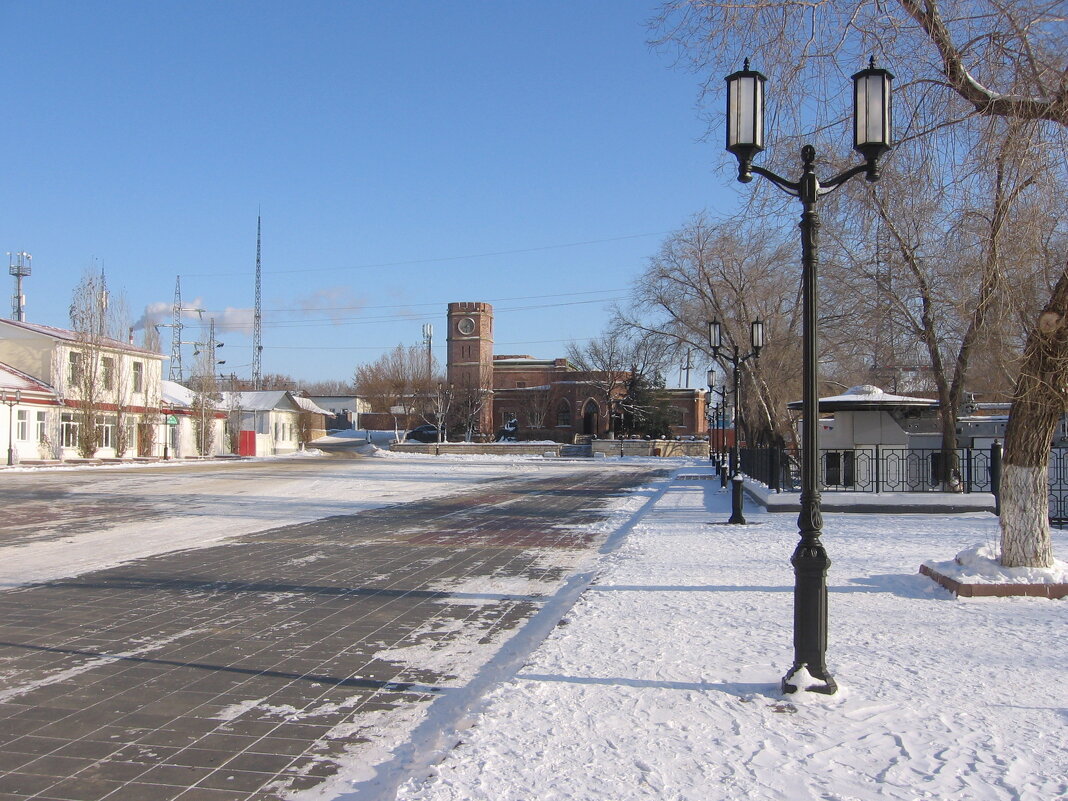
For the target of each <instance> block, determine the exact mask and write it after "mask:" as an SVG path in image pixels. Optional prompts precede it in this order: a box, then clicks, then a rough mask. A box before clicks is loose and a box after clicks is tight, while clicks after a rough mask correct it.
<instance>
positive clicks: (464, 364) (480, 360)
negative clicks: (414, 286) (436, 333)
mask: <svg viewBox="0 0 1068 801" xmlns="http://www.w3.org/2000/svg"><path fill="white" fill-rule="evenodd" d="M446 341H447V343H448V350H447V354H448V355H447V357H446V373H447V376H448V382H449V383H450V384H451V385H452V386H453V388H454V389H455V390H456V391H457V392H462V391H463V390H465V389H478V390H481V391H483V392H486V393H487V397H486V399H485V403H484V404H483V406H482V411H481V413H480V414H479V428H480V429H481V430H482V432H483V433H488V434H492V433H493V399H492V392H493V306H491V305H490V304H489V303H450V304H449V333H448V336H447V338H446Z"/></svg>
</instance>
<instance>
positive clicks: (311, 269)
mask: <svg viewBox="0 0 1068 801" xmlns="http://www.w3.org/2000/svg"><path fill="white" fill-rule="evenodd" d="M669 233H671V232H670V231H650V232H649V233H645V234H628V235H626V236H614V237H608V238H606V239H590V240H587V241H584V242H567V243H564V244H560V245H539V246H537V247H531V248H515V249H513V250H495V251H488V252H486V253H470V254H467V255H464V256H436V257H433V258H426V259H408V260H405V261H384V262H377V263H373V264H354V265H349V266H347V267H305V268H302V269H292V270H269V271H268V272H267V274H268V275H288V274H293V273H328V272H341V271H345V270H371V269H379V268H382V267H410V266H413V265H416V264H439V263H441V262H447V261H463V260H465V259H485V258H492V257H494V256H514V255H517V254H519V253H538V252H541V251H545V250H562V249H565V248H578V247H585V246H587V245H602V244H606V243H608V242H622V241H625V240H628V239H641V238H643V237H647V236H666V235H667V234H669ZM235 275H248V273H247V272H245V271H242V272H234V273H220V272H212V273H186V277H187V278H193V277H196V278H203V277H205V276H210V277H226V276H235Z"/></svg>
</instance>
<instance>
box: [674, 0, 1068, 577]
mask: <svg viewBox="0 0 1068 801" xmlns="http://www.w3.org/2000/svg"><path fill="white" fill-rule="evenodd" d="M1064 17H1065V15H1064V7H1063V2H1062V1H1061V0H1021V1H1020V2H1017V3H1013V4H1005V3H1001V2H998V0H957V1H956V2H940V0H896V2H891V3H871V2H867V1H866V0H854V2H844V3H793V2H789V0H756V2H752V3H742V4H738V3H733V2H730V1H729V0H723V1H722V2H718V1H717V0H689V1H684V0H677V1H676V2H670V3H666V4H665V5H664V6H663V11H662V14H661V16H660V18H659V20H658V23H657V26H658V36H657V41H658V42H659V43H660V44H661V45H671V44H673V45H675V46H677V47H679V48H680V51H681V53H682V55H683V56H684V57H686V58H688V59H689V60H690V62H691V64H692V65H693V66H694V67H695V68H696V69H698V70H701V71H707V72H708V73H709V74H708V80H707V82H706V84H705V89H704V92H705V94H706V96H711V95H712V93H713V89H712V87H713V86H717V85H718V84H719V81H718V79H719V77H720V76H721V75H724V74H726V72H728V71H731V70H733V69H735V68H736V67H737V65H738V64H740V63H741V60H742V57H743V56H751V57H753V58H754V61H755V63H757V64H759V65H760V67H761V68H762V69H763V70H764V71H765V72H767V73H769V74H770V75H772V76H773V78H774V79H775V80H776V82H777V90H776V91H775V92H774V93H773V95H772V97H771V98H769V100H770V104H771V106H772V115H773V117H777V118H778V123H779V124H778V126H777V127H778V129H779V132H780V133H782V129H789V131H790V132H791V133H794V134H800V133H801V132H802V131H804V130H808V131H812V130H820V131H824V132H826V131H827V130H828V128H827V127H826V126H827V125H828V124H829V123H831V122H834V121H835V120H837V119H841V118H843V117H845V115H844V114H843V113H842V112H843V108H842V106H843V105H844V103H841V102H838V103H835V102H834V101H836V100H837V101H842V100H843V99H844V98H843V96H842V93H841V90H835V91H832V90H831V87H832V86H834V85H840V84H841V83H842V81H841V77H842V76H841V75H840V74H838V73H839V71H840V67H839V65H840V64H861V63H863V61H864V60H865V56H866V55H867V54H868V53H876V54H877V55H878V56H879V58H880V60H881V61H883V62H886V63H890V64H892V65H893V67H894V70H895V71H896V73H897V75H898V78H899V79H900V80H899V91H898V92H897V93H896V100H895V105H896V107H897V109H898V111H899V112H904V113H903V114H900V113H899V117H903V118H904V127H903V130H904V131H905V134H904V138H917V137H921V136H935V135H937V134H938V132H939V131H940V130H943V129H945V128H946V127H947V126H953V125H971V124H975V122H976V120H977V119H982V118H994V117H1002V118H1005V119H1007V120H1015V121H1019V122H1022V123H1026V125H1025V126H1023V130H1022V131H1021V135H1023V134H1025V133H1026V134H1029V135H1034V136H1044V137H1045V138H1047V139H1048V140H1050V142H1051V143H1052V144H1051V146H1050V147H1049V148H1047V151H1046V152H1047V153H1048V154H1055V156H1054V157H1053V158H1049V156H1047V157H1046V162H1045V163H1044V164H1043V165H1042V166H1043V168H1045V169H1047V170H1049V171H1052V172H1054V173H1055V174H1056V176H1057V180H1058V181H1059V182H1060V184H1061V186H1062V187H1063V186H1064V185H1065V184H1066V183H1068V181H1066V179H1065V171H1066V169H1068V158H1066V154H1068V147H1066V146H1065V139H1066V137H1068V26H1065V24H1064V21H1065V20H1064ZM816 31H818V32H819V37H817V36H816V33H815V32H816ZM810 89H814V90H815V91H816V92H818V94H817V95H816V97H818V98H821V99H827V98H829V99H830V100H831V101H832V102H829V103H813V102H811V98H812V97H813V96H812V95H810V94H809V90H810ZM901 90H904V91H901ZM791 118H792V121H793V123H794V124H793V125H792V126H790V124H789V123H790V119H791ZM802 122H803V123H804V124H802ZM844 127H845V126H837V128H835V130H836V131H837V132H838V133H839V136H840V137H843V136H844V135H845V132H844V130H842V129H844ZM954 155H956V156H957V157H959V158H965V157H966V156H967V154H954ZM1025 330H1026V345H1025V348H1024V354H1023V359H1022V362H1021V368H1020V371H1019V376H1018V378H1017V381H1016V386H1015V390H1014V393H1013V405H1012V410H1011V412H1010V422H1009V427H1008V430H1007V432H1006V439H1005V464H1004V472H1003V475H1002V483H1001V496H1002V498H1001V501H1002V514H1001V529H1002V537H1001V541H1002V557H1001V559H1002V563H1003V564H1005V565H1009V566H1024V565H1026V566H1034V567H1044V566H1049V565H1050V564H1052V558H1053V557H1052V546H1051V539H1050V531H1049V519H1048V514H1049V512H1048V484H1047V482H1048V479H1047V470H1048V464H1049V453H1050V450H1049V449H1050V445H1051V442H1052V437H1053V431H1054V428H1055V426H1056V422H1057V420H1058V419H1059V418H1060V416H1061V415H1062V414H1063V413H1064V410H1065V406H1066V395H1065V390H1064V387H1065V377H1066V373H1065V370H1066V366H1065V365H1066V363H1068V263H1066V266H1065V269H1064V270H1063V271H1062V272H1061V274H1060V275H1059V277H1058V278H1057V281H1056V282H1055V284H1054V286H1053V290H1052V293H1051V295H1050V296H1049V299H1048V301H1047V302H1046V303H1045V305H1044V308H1043V309H1042V311H1041V312H1040V313H1039V314H1038V315H1037V317H1032V318H1030V320H1028V321H1026V322H1025Z"/></svg>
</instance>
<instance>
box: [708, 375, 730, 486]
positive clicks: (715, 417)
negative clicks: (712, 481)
mask: <svg viewBox="0 0 1068 801" xmlns="http://www.w3.org/2000/svg"><path fill="white" fill-rule="evenodd" d="M707 378H708V403H707V404H705V406H706V408H705V415H706V416H707V417H708V422H709V425H708V459H709V461H715V463H716V475H719V471H720V464H719V448H718V447H717V443H716V441H715V439H713V436H714V432H716V431H718V430H719V407H720V403H721V402H722V403H726V401H727V388H726V387H723V386H720V385H719V375H718V373H717V371H716V370H715V369H714V368H709V370H708V375H707ZM713 397H715V398H716V402H715V403H714V404H713V403H712V398H713ZM713 454H715V456H713Z"/></svg>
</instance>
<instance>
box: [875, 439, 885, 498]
mask: <svg viewBox="0 0 1068 801" xmlns="http://www.w3.org/2000/svg"><path fill="white" fill-rule="evenodd" d="M882 491H883V452H882V448H880V447H879V446H878V445H876V446H875V492H876V494H878V493H880V492H882Z"/></svg>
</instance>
